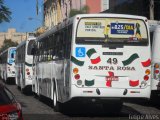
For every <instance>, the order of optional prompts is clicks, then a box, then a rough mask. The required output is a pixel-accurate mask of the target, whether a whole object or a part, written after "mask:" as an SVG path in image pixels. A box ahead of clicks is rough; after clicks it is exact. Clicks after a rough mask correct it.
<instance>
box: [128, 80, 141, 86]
mask: <svg viewBox="0 0 160 120" xmlns="http://www.w3.org/2000/svg"><path fill="white" fill-rule="evenodd" d="M129 85H130V86H132V87H136V86H138V85H139V80H130V81H129Z"/></svg>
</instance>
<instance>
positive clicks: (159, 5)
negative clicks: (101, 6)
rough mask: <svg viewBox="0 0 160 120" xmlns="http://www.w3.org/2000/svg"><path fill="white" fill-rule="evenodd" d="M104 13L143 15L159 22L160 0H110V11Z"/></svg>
mask: <svg viewBox="0 0 160 120" xmlns="http://www.w3.org/2000/svg"><path fill="white" fill-rule="evenodd" d="M104 12H105V13H119V14H131V15H141V16H145V17H147V18H148V19H153V20H159V19H160V0H110V2H109V9H108V10H106V11H104ZM152 14H153V15H152ZM151 16H152V17H151Z"/></svg>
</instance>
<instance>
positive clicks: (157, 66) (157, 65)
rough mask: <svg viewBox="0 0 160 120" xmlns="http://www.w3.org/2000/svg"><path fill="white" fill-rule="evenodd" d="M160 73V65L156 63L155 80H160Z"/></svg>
mask: <svg viewBox="0 0 160 120" xmlns="http://www.w3.org/2000/svg"><path fill="white" fill-rule="evenodd" d="M159 71H160V67H159V64H158V63H156V64H155V65H154V79H156V80H157V79H159V75H160V74H159Z"/></svg>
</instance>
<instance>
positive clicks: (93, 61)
mask: <svg viewBox="0 0 160 120" xmlns="http://www.w3.org/2000/svg"><path fill="white" fill-rule="evenodd" d="M100 61H101V58H100V57H97V58H96V59H91V63H92V64H97V63H99V62H100Z"/></svg>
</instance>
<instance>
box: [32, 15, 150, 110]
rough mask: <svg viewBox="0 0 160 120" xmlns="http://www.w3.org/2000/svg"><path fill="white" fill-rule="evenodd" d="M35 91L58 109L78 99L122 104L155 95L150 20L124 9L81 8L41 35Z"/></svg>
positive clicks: (37, 44) (35, 54)
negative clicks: (94, 10) (83, 10)
mask: <svg viewBox="0 0 160 120" xmlns="http://www.w3.org/2000/svg"><path fill="white" fill-rule="evenodd" d="M32 51H33V52H32V54H33V55H34V60H33V61H34V79H33V81H34V82H33V87H32V89H33V92H34V93H35V94H37V95H38V96H45V97H47V98H50V99H51V100H52V101H53V108H54V110H55V111H60V110H62V109H61V108H63V107H62V106H63V105H65V104H66V103H72V101H75V102H76V101H79V103H82V101H84V102H96V103H100V104H102V105H103V106H104V107H103V108H104V109H105V108H108V104H109V105H111V104H112V105H113V106H114V107H115V110H118V111H119V110H120V108H121V106H122V104H123V98H127V99H129V98H137V99H138V98H144V99H149V98H150V89H151V85H150V83H151V49H150V37H149V28H148V20H147V19H146V18H145V17H142V16H133V15H124V14H81V15H76V16H74V17H73V18H70V19H67V20H66V21H64V22H62V23H60V24H58V25H57V26H55V27H53V28H52V29H50V30H48V31H46V32H45V33H44V34H42V35H41V36H39V37H38V38H37V40H36V44H35V45H34V48H33V49H32Z"/></svg>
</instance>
